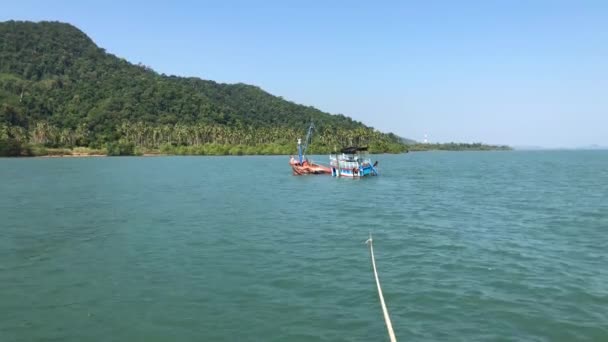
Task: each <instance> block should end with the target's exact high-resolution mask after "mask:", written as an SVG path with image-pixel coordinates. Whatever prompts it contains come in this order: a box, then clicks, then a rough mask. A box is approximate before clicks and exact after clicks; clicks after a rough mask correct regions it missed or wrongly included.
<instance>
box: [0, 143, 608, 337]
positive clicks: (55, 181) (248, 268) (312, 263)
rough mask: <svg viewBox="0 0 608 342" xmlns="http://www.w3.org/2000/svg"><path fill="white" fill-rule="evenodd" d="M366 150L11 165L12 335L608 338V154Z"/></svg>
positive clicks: (5, 279)
mask: <svg viewBox="0 0 608 342" xmlns="http://www.w3.org/2000/svg"><path fill="white" fill-rule="evenodd" d="M371 157H372V161H375V160H377V161H378V162H379V164H378V168H379V172H380V176H378V177H371V178H366V179H356V180H353V179H344V178H333V177H331V176H293V175H292V174H291V169H290V167H289V165H288V157H286V156H242V157H177V156H176V157H106V158H103V157H102V158H16V159H10V158H4V159H0V341H2V342H16V341H104V342H105V341H387V340H388V334H387V330H386V326H385V322H384V319H383V316H382V310H381V307H380V302H379V298H378V292H377V288H376V284H375V280H374V276H373V271H372V266H371V259H370V251H369V248H368V246H367V245H366V244H365V243H364V242H365V241H366V240H367V239H368V237H369V235H370V234H371V235H372V236H373V241H374V253H375V258H376V264H377V268H378V275H379V279H380V282H381V286H382V290H383V292H384V297H385V300H386V304H387V307H388V312H389V314H390V319H391V320H392V324H393V327H394V330H395V334H396V336H397V339H398V340H399V341H608V151H501V152H420V153H407V154H398V155H373V156H371ZM312 159H313V160H315V161H318V162H325V163H326V162H327V161H328V157H327V156H313V157H312Z"/></svg>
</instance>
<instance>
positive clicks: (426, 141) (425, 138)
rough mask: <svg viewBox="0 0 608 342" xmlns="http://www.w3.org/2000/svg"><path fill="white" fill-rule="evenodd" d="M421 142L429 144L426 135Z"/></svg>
mask: <svg viewBox="0 0 608 342" xmlns="http://www.w3.org/2000/svg"><path fill="white" fill-rule="evenodd" d="M422 142H424V143H425V144H428V143H429V139H428V136H427V135H426V134H425V135H424V140H423V141H422Z"/></svg>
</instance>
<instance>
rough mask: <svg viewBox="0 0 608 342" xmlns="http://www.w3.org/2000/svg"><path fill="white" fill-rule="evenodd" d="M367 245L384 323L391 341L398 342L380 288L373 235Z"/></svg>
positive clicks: (370, 235)
mask: <svg viewBox="0 0 608 342" xmlns="http://www.w3.org/2000/svg"><path fill="white" fill-rule="evenodd" d="M365 243H366V244H368V245H369V252H370V254H371V256H372V266H373V268H374V277H376V286H378V296H379V297H380V304H381V305H382V313H384V322H385V323H386V329H387V330H388V336H389V338H390V339H391V342H397V338H396V337H395V332H394V331H393V324H392V323H391V318H390V317H389V315H388V309H387V308H386V303H384V296H383V295H382V288H381V287H380V279H379V278H378V271H377V270H376V259H375V258H374V245H373V240H372V234H371V233H370V234H369V239H367V241H365Z"/></svg>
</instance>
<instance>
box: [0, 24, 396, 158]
mask: <svg viewBox="0 0 608 342" xmlns="http://www.w3.org/2000/svg"><path fill="white" fill-rule="evenodd" d="M141 58H142V59H145V56H142V57H141ZM311 120H312V121H313V122H314V123H315V126H316V136H315V139H314V141H313V145H312V146H311V148H312V151H313V152H318V153H325V152H328V151H329V150H330V149H333V148H336V147H337V148H339V147H343V146H345V145H351V144H366V145H369V146H370V148H371V149H372V151H374V152H400V151H403V150H404V149H405V145H404V144H402V143H401V140H400V138H399V137H397V136H395V135H393V134H384V133H381V132H378V131H377V130H374V129H372V128H370V127H367V126H365V125H363V124H362V123H360V122H357V121H353V120H352V119H350V118H349V117H346V116H343V115H330V114H328V113H324V112H322V111H320V110H317V109H315V108H313V107H307V106H303V105H299V104H295V103H293V102H289V101H286V100H284V99H282V98H280V97H277V96H273V95H271V94H269V93H267V92H265V91H263V90H262V89H260V88H258V87H256V86H251V85H246V84H222V83H216V82H213V81H209V80H202V79H199V78H193V77H192V78H185V77H175V76H166V75H164V74H159V73H157V72H155V71H154V70H152V69H150V68H148V67H146V66H144V65H134V64H131V63H129V62H128V61H126V60H125V59H122V58H119V57H116V56H114V55H112V54H109V53H107V52H105V50H104V49H102V48H100V47H98V46H97V45H96V44H95V43H94V42H93V41H92V40H91V39H90V38H89V37H88V36H87V35H86V34H84V33H83V32H82V31H80V30H79V29H77V28H76V27H74V26H72V25H70V24H65V23H59V22H39V23H33V22H17V21H8V22H1V23H0V153H2V149H3V150H4V154H15V153H17V152H15V151H17V150H18V149H19V148H23V147H26V146H29V147H32V148H39V149H40V148H41V149H51V148H73V147H77V146H85V147H90V148H96V149H106V148H107V149H108V152H110V153H111V154H129V153H132V152H133V151H134V150H143V151H146V150H163V151H168V152H169V153H172V152H173V153H193V154H243V153H266V154H275V153H291V152H293V151H295V146H294V144H295V141H296V139H297V138H298V137H302V136H303V135H304V134H305V132H306V128H307V127H308V123H309V122H310V121H311ZM18 153H21V154H27V153H28V152H23V151H21V152H18Z"/></svg>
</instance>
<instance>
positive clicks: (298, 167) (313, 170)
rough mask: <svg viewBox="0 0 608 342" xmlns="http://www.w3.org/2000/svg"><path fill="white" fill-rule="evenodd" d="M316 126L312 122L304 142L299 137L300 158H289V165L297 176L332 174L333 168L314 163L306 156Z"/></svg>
mask: <svg viewBox="0 0 608 342" xmlns="http://www.w3.org/2000/svg"><path fill="white" fill-rule="evenodd" d="M314 127H315V126H314V124H313V123H312V122H311V123H310V126H309V127H308V132H307V133H306V139H305V140H304V144H302V139H298V158H297V159H296V158H295V157H294V156H291V158H289V165H290V166H291V169H292V170H293V174H294V175H295V176H303V175H329V174H331V169H330V168H329V167H328V166H325V165H321V164H317V163H314V162H312V161H310V160H308V158H306V157H305V156H306V151H307V149H308V145H309V144H310V141H311V139H312V132H313V129H314Z"/></svg>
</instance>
